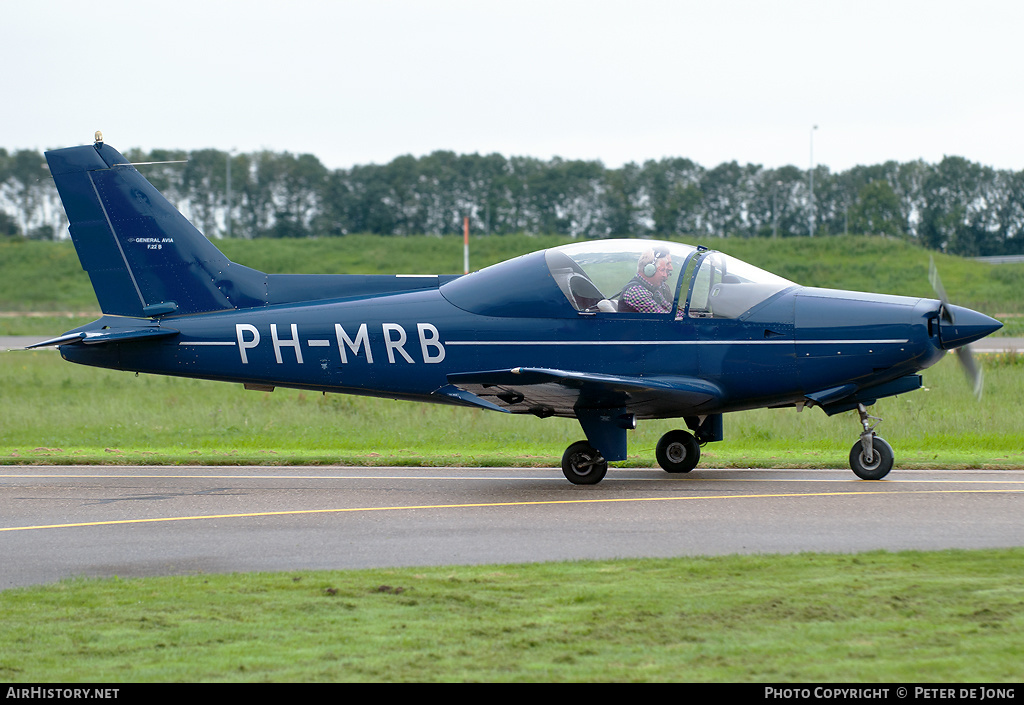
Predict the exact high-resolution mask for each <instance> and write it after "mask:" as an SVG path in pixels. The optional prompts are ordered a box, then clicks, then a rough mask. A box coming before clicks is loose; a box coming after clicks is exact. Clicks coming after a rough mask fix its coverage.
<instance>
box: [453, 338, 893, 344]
mask: <svg viewBox="0 0 1024 705" xmlns="http://www.w3.org/2000/svg"><path fill="white" fill-rule="evenodd" d="M907 342H909V341H908V340H907V339H906V338H889V339H878V340H446V341H445V343H444V344H445V345H884V344H893V345H896V344H899V345H902V344H904V343H907Z"/></svg>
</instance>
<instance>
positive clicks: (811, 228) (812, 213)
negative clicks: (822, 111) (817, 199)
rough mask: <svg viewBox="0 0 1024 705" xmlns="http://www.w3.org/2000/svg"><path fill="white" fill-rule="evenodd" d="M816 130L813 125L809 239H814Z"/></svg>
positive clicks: (816, 127)
mask: <svg viewBox="0 0 1024 705" xmlns="http://www.w3.org/2000/svg"><path fill="white" fill-rule="evenodd" d="M817 129H818V126H817V125H815V126H814V127H812V128H811V168H810V170H809V172H808V173H809V175H810V179H811V188H810V191H811V217H810V222H809V223H808V225H809V227H810V235H811V237H814V220H815V218H814V131H815V130H817Z"/></svg>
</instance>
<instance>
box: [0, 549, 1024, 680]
mask: <svg viewBox="0 0 1024 705" xmlns="http://www.w3.org/2000/svg"><path fill="white" fill-rule="evenodd" d="M1022 559H1024V549H1008V550H981V551H942V552H902V553H887V552H873V553H867V554H859V555H823V554H801V555H785V556H730V557H711V558H675V559H644V560H620V561H579V562H567V563H550V564H534V565H500V566H493V565H492V566H458V567H438V568H408V569H389V570H383V569H381V570H358V571H344V572H326V571H320V572H311V571H294V572H290V573H267V574H244V575H199V576H191V577H168V578H142V579H117V578H114V579H105V580H71V581H66V582H62V583H59V584H55V585H51V586H46V587H36V588H23V589H14V590H7V591H3V592H0V613H2V614H3V615H4V618H3V620H2V621H0V644H2V647H0V680H5V681H10V682H66V683H71V682H85V681H92V682H109V683H117V682H174V681H184V682H214V681H239V682H241V681H245V682H262V681H276V682H312V681H344V682H358V681H369V682H380V681H445V682H450V681H506V682H514V681H545V682H553V681H567V682H568V681H572V682H579V681H583V682H609V681H648V682H654V681H690V682H692V681H708V682H715V681H717V682H772V683H775V682H864V683H867V682H900V683H911V682H933V683H952V682H961V683H962V682H985V683H996V682H1019V681H1020V679H1021V676H1022V673H1024V669H1022V666H1021V647H1020V644H1021V643H1024V581H1022V580H1021V578H1022V572H1024V569H1022V567H1021V566H1022V565H1024V560H1022Z"/></svg>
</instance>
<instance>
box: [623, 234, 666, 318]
mask: <svg viewBox="0 0 1024 705" xmlns="http://www.w3.org/2000/svg"><path fill="white" fill-rule="evenodd" d="M670 276H672V256H671V255H670V254H669V253H668V251H667V250H661V249H658V250H647V251H646V252H644V253H643V254H642V255H640V259H639V261H638V262H637V265H636V276H635V277H633V278H632V279H630V280H629V283H628V284H626V287H625V288H624V289H623V290H622V293H621V294H619V312H635V313H669V312H670V311H671V310H672V292H671V291H669V288H668V284H667V283H666V282H667V281H668V278H669V277H670Z"/></svg>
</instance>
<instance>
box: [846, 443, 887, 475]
mask: <svg viewBox="0 0 1024 705" xmlns="http://www.w3.org/2000/svg"><path fill="white" fill-rule="evenodd" d="M871 445H872V449H873V452H872V455H873V456H874V457H873V458H872V461H871V462H870V463H868V462H867V461H866V460H865V457H864V447H863V445H862V444H861V442H860V441H857V442H856V443H854V444H853V448H851V449H850V468H851V469H852V470H853V472H854V474H855V475H856V476H857V477H859V478H860V479H862V480H881V479H882V478H883V477H885V476H886V475H888V474H889V471H890V470H892V463H893V458H894V456H893V452H892V446H891V445H889V444H888V443H887V442H886V440H885V439H884V438H879V437H878V436H875V437H874V438H873V439H872V444H871Z"/></svg>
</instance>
